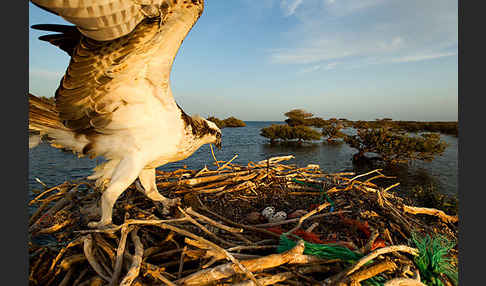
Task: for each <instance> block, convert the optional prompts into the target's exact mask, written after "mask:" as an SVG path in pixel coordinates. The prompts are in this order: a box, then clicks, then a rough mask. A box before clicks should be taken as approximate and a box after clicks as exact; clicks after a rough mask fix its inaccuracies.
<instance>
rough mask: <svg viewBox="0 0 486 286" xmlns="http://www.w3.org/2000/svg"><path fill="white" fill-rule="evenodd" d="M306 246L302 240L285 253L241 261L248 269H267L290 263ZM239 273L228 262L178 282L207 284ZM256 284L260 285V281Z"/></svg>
mask: <svg viewBox="0 0 486 286" xmlns="http://www.w3.org/2000/svg"><path fill="white" fill-rule="evenodd" d="M304 248H305V246H304V241H303V240H301V241H299V242H298V243H297V245H296V246H295V247H294V248H292V249H290V250H289V251H286V252H284V253H280V254H271V255H268V256H265V257H261V258H256V259H250V260H243V261H241V264H242V265H244V266H245V267H246V268H247V269H248V271H252V272H260V271H263V270H265V269H271V268H275V267H277V266H280V265H282V264H285V263H288V262H289V261H290V260H291V259H292V257H293V256H295V255H298V254H302V253H303V252H304ZM238 273H243V271H241V269H238V268H237V267H235V265H234V264H233V263H226V264H222V265H219V266H216V267H213V268H209V269H204V270H201V271H198V272H196V273H194V274H191V275H189V276H187V277H184V278H182V279H180V280H178V281H176V282H177V283H179V285H205V284H208V283H211V282H213V281H217V280H220V279H223V278H227V277H231V276H233V275H235V274H238ZM253 282H254V283H255V281H253ZM255 284H256V285H258V282H256V283H255Z"/></svg>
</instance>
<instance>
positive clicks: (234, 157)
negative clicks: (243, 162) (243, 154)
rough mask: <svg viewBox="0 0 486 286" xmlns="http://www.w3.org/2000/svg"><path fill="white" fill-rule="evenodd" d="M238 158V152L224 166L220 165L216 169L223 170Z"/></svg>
mask: <svg viewBox="0 0 486 286" xmlns="http://www.w3.org/2000/svg"><path fill="white" fill-rule="evenodd" d="M236 158H238V154H236V155H234V156H233V158H231V160H229V161H228V162H226V164H224V165H223V166H221V167H219V168H218V169H217V170H216V171H221V170H223V169H224V168H226V167H228V165H229V164H230V163H231V162H232V161H233V160H234V159H236Z"/></svg>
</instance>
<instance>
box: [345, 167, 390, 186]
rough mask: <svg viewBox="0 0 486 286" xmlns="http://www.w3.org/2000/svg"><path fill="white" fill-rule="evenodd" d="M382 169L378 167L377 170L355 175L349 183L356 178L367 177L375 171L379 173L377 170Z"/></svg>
mask: <svg viewBox="0 0 486 286" xmlns="http://www.w3.org/2000/svg"><path fill="white" fill-rule="evenodd" d="M382 170H383V169H376V170H373V171H370V172H368V173H364V174H360V175H357V176H354V177H353V178H351V179H349V181H348V182H347V183H348V184H350V183H351V182H352V181H354V180H356V179H357V178H361V177H365V176H368V175H369V174H373V173H377V172H378V173H379V172H380V171H382Z"/></svg>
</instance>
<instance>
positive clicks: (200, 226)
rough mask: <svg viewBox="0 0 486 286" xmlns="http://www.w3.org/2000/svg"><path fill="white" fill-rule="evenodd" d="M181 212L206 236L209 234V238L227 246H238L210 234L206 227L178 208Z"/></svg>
mask: <svg viewBox="0 0 486 286" xmlns="http://www.w3.org/2000/svg"><path fill="white" fill-rule="evenodd" d="M178 209H179V211H180V212H181V213H182V214H184V216H185V217H186V218H187V220H189V221H190V222H191V223H192V224H194V225H195V226H197V227H199V228H200V229H201V230H202V231H203V232H205V233H206V234H208V235H209V236H211V237H212V238H214V239H216V240H217V241H219V242H221V243H224V244H226V245H229V246H236V244H235V243H232V242H228V241H226V240H224V239H222V238H220V237H219V236H217V235H216V234H214V233H212V232H210V231H209V230H208V229H207V228H206V227H204V226H203V225H202V224H200V223H198V222H197V221H196V220H195V219H193V218H192V217H191V216H190V215H188V214H187V213H186V212H185V211H184V210H183V209H182V208H181V207H178Z"/></svg>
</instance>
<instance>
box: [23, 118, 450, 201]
mask: <svg viewBox="0 0 486 286" xmlns="http://www.w3.org/2000/svg"><path fill="white" fill-rule="evenodd" d="M272 123H275V122H255V121H253V122H246V124H247V126H246V127H241V128H224V129H222V132H223V149H222V150H221V151H217V149H215V155H216V157H217V159H218V160H225V161H228V160H230V159H231V158H233V156H234V155H236V154H237V155H238V158H236V159H235V160H234V161H233V162H235V163H238V164H242V165H246V164H247V163H248V162H249V161H254V162H256V161H260V160H264V159H267V158H270V157H274V156H283V155H290V154H292V155H294V156H295V159H292V160H289V161H286V162H285V163H287V164H295V165H297V166H299V167H303V166H306V165H307V164H318V165H320V166H321V170H322V171H323V172H327V173H333V172H340V171H355V172H357V173H363V172H365V171H367V170H372V169H373V168H371V167H369V168H362V169H354V168H353V165H352V162H351V158H352V155H353V154H354V153H356V150H355V149H352V148H350V147H349V146H348V145H346V144H340V145H328V144H325V143H322V142H316V143H312V144H305V145H303V146H301V147H298V148H297V147H292V146H280V145H275V146H271V145H270V144H269V143H268V140H267V139H265V138H264V137H262V136H260V135H259V134H260V129H261V128H263V127H266V126H269V125H271V124H272ZM441 137H442V139H443V140H444V141H445V142H447V143H448V144H449V146H448V147H447V149H446V150H445V152H444V154H443V155H442V156H439V157H436V159H435V160H434V161H432V162H421V161H417V162H414V163H413V164H412V166H410V167H408V168H397V169H394V170H385V171H384V174H385V175H390V176H397V179H396V180H395V181H396V182H400V186H399V187H398V188H396V191H407V190H410V189H411V188H413V187H414V186H416V185H427V184H434V185H436V187H437V188H438V189H439V191H441V192H443V193H447V194H452V195H454V194H457V172H458V169H457V137H454V136H449V135H441ZM161 148H163V147H162V146H161ZM100 162H102V159H93V160H92V159H88V158H77V157H76V156H74V155H73V154H72V153H69V152H63V151H61V150H58V149H55V148H52V147H50V146H49V145H47V144H41V145H39V146H38V147H36V148H34V149H30V150H29V193H32V192H31V190H32V189H42V186H41V185H40V184H39V183H38V182H36V180H35V178H39V179H40V180H41V181H42V182H44V183H46V184H47V185H48V186H54V185H57V184H61V183H63V182H64V181H67V180H74V179H81V178H84V177H86V176H88V175H90V174H91V171H92V169H93V168H94V167H95V166H96V165H97V163H100ZM213 162H214V160H213V158H212V156H211V151H210V148H209V145H205V146H203V147H201V148H200V149H199V150H198V151H196V152H195V153H194V154H193V155H192V156H191V157H189V158H187V159H186V160H183V161H179V162H176V163H171V164H167V165H165V166H162V167H160V168H159V169H160V170H164V171H167V170H175V169H179V168H182V167H183V166H184V165H186V166H187V167H188V168H190V169H199V168H202V167H204V165H205V164H208V168H212V169H214V168H215V166H214V165H213V164H212V163H213Z"/></svg>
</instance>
